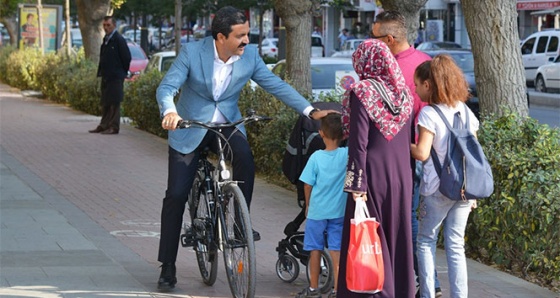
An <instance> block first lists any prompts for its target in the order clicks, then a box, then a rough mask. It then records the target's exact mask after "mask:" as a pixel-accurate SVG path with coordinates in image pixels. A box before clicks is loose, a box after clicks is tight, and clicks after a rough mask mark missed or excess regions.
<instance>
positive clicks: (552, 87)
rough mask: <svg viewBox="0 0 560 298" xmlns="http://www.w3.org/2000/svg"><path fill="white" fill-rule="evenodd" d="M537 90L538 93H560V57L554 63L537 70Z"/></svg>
mask: <svg viewBox="0 0 560 298" xmlns="http://www.w3.org/2000/svg"><path fill="white" fill-rule="evenodd" d="M535 90H536V91H538V92H553V91H556V92H560V55H558V56H557V57H556V59H555V60H554V61H552V62H550V63H548V64H545V65H543V66H540V67H539V68H537V75H536V77H535Z"/></svg>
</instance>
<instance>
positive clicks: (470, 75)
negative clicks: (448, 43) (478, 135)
mask: <svg viewBox="0 0 560 298" xmlns="http://www.w3.org/2000/svg"><path fill="white" fill-rule="evenodd" d="M423 52H424V53H426V54H428V55H429V56H430V57H432V58H433V57H435V56H436V55H439V54H448V55H450V56H451V58H453V60H455V63H457V66H459V68H461V70H462V71H463V74H465V79H466V80H467V82H468V83H469V92H470V94H471V98H469V100H468V101H467V106H468V107H469V108H470V109H471V110H472V111H473V113H474V114H475V115H476V117H477V118H478V117H479V113H480V107H479V103H478V94H477V91H476V81H475V78H474V57H473V54H472V52H471V51H469V50H465V49H458V50H435V51H423Z"/></svg>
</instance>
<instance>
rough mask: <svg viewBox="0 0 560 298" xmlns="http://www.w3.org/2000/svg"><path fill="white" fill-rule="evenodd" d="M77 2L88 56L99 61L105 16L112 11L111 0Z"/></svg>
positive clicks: (78, 0) (81, 0) (84, 45)
mask: <svg viewBox="0 0 560 298" xmlns="http://www.w3.org/2000/svg"><path fill="white" fill-rule="evenodd" d="M76 4H77V7H78V21H79V22H80V32H81V33H82V40H83V47H84V51H85V54H86V58H88V59H90V60H92V61H94V62H95V63H97V62H99V50H100V49H101V42H102V41H103V35H104V34H105V33H104V32H103V26H102V23H103V17H105V16H106V15H108V14H109V13H110V12H111V0H76Z"/></svg>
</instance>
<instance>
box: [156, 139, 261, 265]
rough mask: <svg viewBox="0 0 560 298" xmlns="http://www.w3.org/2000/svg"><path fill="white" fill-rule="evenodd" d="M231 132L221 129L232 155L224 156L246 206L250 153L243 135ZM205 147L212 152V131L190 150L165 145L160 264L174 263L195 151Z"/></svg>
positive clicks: (249, 188)
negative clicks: (166, 162)
mask: <svg viewBox="0 0 560 298" xmlns="http://www.w3.org/2000/svg"><path fill="white" fill-rule="evenodd" d="M232 132H233V129H224V131H223V132H222V133H223V134H224V135H225V136H226V137H230V136H231V137H230V139H229V141H228V142H229V146H231V151H232V152H233V158H232V154H227V155H226V158H227V159H228V160H230V161H231V162H232V166H233V180H236V181H240V183H239V187H240V188H241V191H242V192H243V195H244V196H245V200H246V202H247V206H250V205H251V199H252V195H253V186H254V182H255V162H254V160H253V153H252V152H251V148H250V147H249V143H248V141H247V138H246V137H245V136H244V135H243V134H242V133H241V132H239V131H237V132H235V133H234V134H233V136H232V135H231V134H232ZM222 144H223V141H222ZM207 146H208V147H209V148H210V149H211V150H212V151H213V152H216V150H217V142H216V136H215V134H214V133H213V132H208V133H207V134H206V136H205V137H204V139H203V140H202V142H201V143H200V145H199V146H198V148H197V149H196V150H195V151H194V152H192V153H189V154H182V153H180V152H178V151H176V150H175V149H173V148H171V147H169V168H168V178H167V191H166V192H165V198H164V199H163V207H162V210H161V234H160V240H159V254H158V261H160V262H162V263H175V261H176V260H177V251H178V249H179V237H180V234H181V225H182V223H183V214H184V212H185V204H186V202H187V198H188V195H189V192H190V190H191V188H192V184H193V181H194V175H195V174H196V170H197V168H198V159H199V155H200V154H199V152H200V150H201V149H203V148H204V147H207ZM225 152H226V153H227V152H230V151H229V148H227V147H226V150H225ZM189 224H190V223H189Z"/></svg>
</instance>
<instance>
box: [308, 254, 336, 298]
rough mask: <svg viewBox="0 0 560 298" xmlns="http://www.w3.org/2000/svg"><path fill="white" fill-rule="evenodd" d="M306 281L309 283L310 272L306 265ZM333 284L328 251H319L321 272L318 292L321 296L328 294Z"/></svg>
mask: <svg viewBox="0 0 560 298" xmlns="http://www.w3.org/2000/svg"><path fill="white" fill-rule="evenodd" d="M306 273H307V281H308V282H310V281H311V278H310V277H311V272H310V271H309V264H307V270H306ZM333 284H334V271H333V262H332V258H331V255H330V254H329V252H328V250H326V249H324V250H322V251H321V271H320V272H319V291H320V292H321V293H323V294H326V293H329V292H330V291H331V289H332V287H333Z"/></svg>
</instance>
